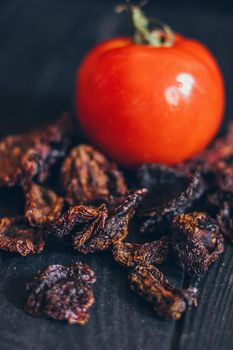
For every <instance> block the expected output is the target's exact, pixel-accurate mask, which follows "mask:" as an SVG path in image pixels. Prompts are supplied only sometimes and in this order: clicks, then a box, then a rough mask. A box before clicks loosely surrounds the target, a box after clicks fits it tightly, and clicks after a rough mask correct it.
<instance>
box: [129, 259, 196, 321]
mask: <svg viewBox="0 0 233 350" xmlns="http://www.w3.org/2000/svg"><path fill="white" fill-rule="evenodd" d="M129 280H130V283H131V288H132V290H133V291H134V292H136V293H137V294H139V295H140V296H142V297H143V298H144V299H145V300H147V301H148V302H149V303H151V304H152V305H153V308H154V310H155V311H156V313H157V314H158V316H160V317H163V318H166V319H173V320H178V319H179V318H180V317H181V316H182V315H183V314H184V313H185V312H186V311H187V310H189V309H190V308H191V307H192V306H197V289H196V288H193V287H189V288H187V289H180V288H175V287H174V286H172V285H171V284H170V283H169V282H168V280H167V279H166V278H165V277H164V275H163V274H162V273H161V272H160V271H159V270H158V269H157V268H156V267H155V266H153V265H151V264H146V265H137V266H136V267H135V268H134V269H133V271H132V272H130V274H129Z"/></svg>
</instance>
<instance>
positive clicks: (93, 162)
mask: <svg viewBox="0 0 233 350" xmlns="http://www.w3.org/2000/svg"><path fill="white" fill-rule="evenodd" d="M61 183H62V186H63V188H64V190H65V192H66V198H67V201H68V202H69V204H71V205H74V204H94V203H99V202H102V201H108V198H109V196H110V195H113V196H118V195H123V194H124V193H125V192H126V185H125V181H124V178H123V175H122V173H121V172H120V171H119V170H118V169H117V166H116V164H114V163H111V162H109V161H108V160H107V159H106V158H105V156H104V155H103V154H101V153H100V152H98V151H97V150H95V149H94V148H92V147H91V146H87V145H79V146H76V147H75V148H73V149H72V150H71V152H70V154H69V155H68V157H67V158H66V159H65V160H64V162H63V165H62V168H61Z"/></svg>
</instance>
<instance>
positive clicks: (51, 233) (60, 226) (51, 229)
mask: <svg viewBox="0 0 233 350" xmlns="http://www.w3.org/2000/svg"><path fill="white" fill-rule="evenodd" d="M99 213H100V211H99V208H93V207H87V206H85V205H76V206H73V207H70V208H69V209H68V210H67V211H66V212H65V213H64V214H62V215H61V216H60V217H59V218H57V219H55V220H54V221H52V222H51V223H49V224H48V225H46V226H45V232H44V235H45V236H46V237H47V238H51V239H58V240H60V241H65V240H67V241H69V239H70V236H72V235H73V234H74V233H76V232H79V231H81V230H82V229H83V227H86V225H87V224H89V225H91V223H92V222H93V221H94V220H95V219H96V218H98V216H99Z"/></svg>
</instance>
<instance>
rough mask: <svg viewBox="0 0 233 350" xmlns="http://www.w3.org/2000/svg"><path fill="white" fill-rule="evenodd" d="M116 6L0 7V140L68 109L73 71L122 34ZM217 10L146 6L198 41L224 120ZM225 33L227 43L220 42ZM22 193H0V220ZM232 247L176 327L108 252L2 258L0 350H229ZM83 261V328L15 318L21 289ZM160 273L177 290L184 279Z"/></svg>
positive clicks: (223, 47) (30, 1)
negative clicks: (215, 65)
mask: <svg viewBox="0 0 233 350" xmlns="http://www.w3.org/2000/svg"><path fill="white" fill-rule="evenodd" d="M116 3H117V1H108V0H102V1H97V0H96V1H94V0H90V1H87V0H86V1H84V0H81V1H74V0H67V1H65V0H7V1H6V0H5V1H1V2H0V106H1V117H0V121H1V124H0V125H1V128H0V136H3V135H5V134H6V133H9V132H18V131H24V130H27V129H29V128H30V127H32V126H35V125H39V124H40V123H42V122H45V121H47V120H51V119H54V118H55V117H56V116H57V115H58V114H59V113H60V112H62V111H63V110H65V109H70V110H72V109H73V89H74V79H75V71H76V68H77V66H78V64H79V63H80V61H81V59H82V57H83V55H84V53H85V52H86V51H87V50H88V49H89V48H91V47H92V46H93V45H94V44H95V43H97V42H98V41H100V40H103V39H106V38H108V37H111V36H114V35H117V34H124V33H125V32H128V31H129V26H128V25H127V24H126V22H127V17H126V16H124V15H122V16H116V15H115V14H114V12H113V10H112V9H113V5H114V4H116ZM229 4H230V2H229V3H227V1H226V0H224V1H221V2H216V3H215V5H213V2H212V7H210V6H209V5H210V2H205V3H203V2H201V1H200V2H197V1H196V2H193V3H192V2H191V3H190V2H188V4H187V3H186V2H184V1H180V2H179V1H178V3H177V2H176V6H175V5H174V2H173V1H167V3H164V2H161V3H160V1H156V3H155V2H154V1H151V4H150V5H149V6H148V11H150V10H151V12H152V13H153V14H155V17H156V16H158V17H161V18H162V19H163V20H165V21H167V22H169V23H170V24H171V26H172V27H174V28H175V29H176V30H177V31H180V32H183V33H185V34H186V35H187V36H193V37H196V38H198V39H200V40H202V41H204V42H205V43H206V44H207V45H208V46H209V47H210V48H211V50H212V51H213V52H214V54H215V55H216V56H217V58H218V60H219V62H220V64H221V66H222V68H223V72H224V75H225V78H226V86H227V95H228V104H227V113H226V119H230V118H231V116H232V113H233V100H232V98H231V91H232V88H233V83H232V76H233V68H232V67H233V66H232V62H233V42H232V40H229V38H232V37H233V10H232V6H230V5H229ZM226 33H227V35H226ZM20 197H21V196H20V193H17V192H14V191H12V192H8V191H0V215H1V216H3V215H8V214H11V215H13V214H14V213H15V212H18V211H20V208H22V206H21V204H20V203H21V202H22V199H20ZM232 253H233V247H232V246H230V245H229V244H228V246H227V249H226V252H225V254H224V256H222V257H221V259H219V261H218V262H217V263H216V264H215V265H214V266H213V267H212V268H211V270H210V271H209V273H208V274H207V275H206V276H205V278H203V279H202V281H201V286H200V287H201V289H200V302H199V307H198V308H197V309H196V310H194V311H193V312H190V313H187V314H186V316H185V317H184V318H183V319H182V320H181V321H178V322H170V321H163V320H160V319H159V318H157V317H156V316H155V315H154V313H153V311H152V310H151V308H150V307H149V306H148V305H147V304H146V303H144V302H143V301H142V300H141V299H140V298H139V297H138V296H137V295H135V294H133V293H132V292H131V291H130V289H129V286H128V281H127V274H126V272H125V271H124V270H123V268H121V267H119V266H118V265H117V264H115V263H114V262H113V261H112V259H111V255H110V253H104V254H95V255H88V256H83V255H80V254H75V253H74V252H72V251H69V250H68V251H67V250H63V249H61V248H59V249H58V250H55V249H53V250H52V251H50V250H48V249H47V250H46V251H45V252H43V253H42V254H41V255H38V256H32V257H26V258H23V257H20V256H16V255H11V254H8V253H4V252H1V253H0V267H1V268H0V349H1V350H18V349H25V350H31V349H33V350H45V349H46V350H50V349H51V350H52V349H54V348H56V349H58V350H63V349H66V348H69V349H70V350H73V349H74V350H79V349H80V350H81V349H82V350H96V349H100V350H102V349H104V350H105V349H107V350H108V349H111V350H126V349H127V350H130V349H134V350H152V349H155V350H156V349H158V350H168V349H172V350H175V349H182V350H193V349H198V350H199V349H200V350H202V349H211V350H230V349H232V348H233V346H232V341H231V339H232V334H233V322H232V317H233V316H232V315H233V310H232V308H233V306H232V305H233V303H232V301H233V288H232V283H233V272H232V271H233V266H232V264H233V262H232ZM77 259H79V260H81V261H83V262H87V263H88V264H90V266H91V267H92V268H93V269H94V271H95V273H96V275H97V282H96V285H95V298H96V302H95V304H94V306H93V308H92V309H91V318H90V322H89V323H88V324H87V325H86V326H84V327H76V326H67V325H66V324H63V323H59V322H52V321H49V320H44V319H37V318H33V317H31V316H29V315H27V314H26V313H25V312H24V311H23V306H24V301H25V300H24V298H25V284H26V282H27V281H28V280H29V279H30V278H31V276H32V275H33V274H34V273H35V272H37V270H39V269H41V268H44V267H46V266H47V265H48V264H52V263H70V262H74V261H76V260H77ZM167 271H168V274H169V276H170V277H171V278H172V280H173V281H174V282H175V283H176V284H177V285H180V286H181V285H182V283H183V275H182V273H181V272H179V270H177V269H176V268H175V267H174V266H170V267H168V270H167Z"/></svg>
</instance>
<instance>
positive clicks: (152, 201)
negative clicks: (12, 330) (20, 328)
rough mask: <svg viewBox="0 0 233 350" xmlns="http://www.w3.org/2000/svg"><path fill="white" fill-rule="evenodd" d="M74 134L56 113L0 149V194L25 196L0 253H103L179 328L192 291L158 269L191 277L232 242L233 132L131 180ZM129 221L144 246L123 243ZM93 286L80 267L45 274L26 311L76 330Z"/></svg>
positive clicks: (32, 286)
mask: <svg viewBox="0 0 233 350" xmlns="http://www.w3.org/2000/svg"><path fill="white" fill-rule="evenodd" d="M74 129H75V128H74V125H73V120H72V118H71V116H70V115H68V114H65V115H63V116H62V117H61V118H60V119H58V120H57V121H56V122H54V123H51V124H49V125H47V126H45V127H43V128H38V129H36V130H33V131H31V132H29V133H27V134H23V135H10V136H7V137H5V138H4V139H3V140H2V141H1V142H0V186H1V187H8V188H9V187H13V186H15V187H16V186H17V187H20V188H21V189H22V191H23V193H24V197H25V208H24V215H22V216H19V217H13V218H12V217H3V218H0V249H2V250H6V251H9V252H14V253H19V254H21V255H22V256H25V255H27V254H36V253H41V252H42V251H43V249H44V246H45V245H46V243H47V242H50V244H51V242H52V243H56V244H57V243H59V244H61V245H70V246H71V247H73V249H74V250H77V251H78V252H80V253H83V254H87V253H94V252H96V251H103V250H107V249H109V250H111V252H112V256H113V258H114V259H115V261H116V262H118V263H119V264H121V265H122V266H124V267H125V268H126V269H128V270H129V281H130V285H131V288H132V290H133V291H135V292H136V293H138V294H139V295H141V296H142V297H143V298H144V299H146V300H147V301H148V302H149V303H151V304H152V306H153V308H154V310H155V311H156V313H157V314H158V315H159V316H161V317H164V318H168V319H179V318H180V317H181V316H182V314H183V313H184V312H185V311H186V310H188V309H189V308H191V307H192V306H196V305H197V288H196V287H195V286H194V285H190V286H188V287H187V288H185V289H181V288H176V287H175V286H173V285H172V283H170V282H169V281H168V280H167V279H166V277H165V275H164V274H163V273H162V272H161V271H160V265H161V264H164V263H165V262H166V261H167V260H169V259H173V261H176V262H177V264H178V265H179V266H180V268H181V269H182V270H184V271H185V272H186V273H187V274H188V275H191V276H192V275H196V276H200V275H202V274H204V273H205V272H206V271H207V270H208V268H209V267H210V265H211V264H212V263H213V262H214V261H216V260H217V259H218V257H219V255H220V254H221V253H222V252H223V250H224V236H225V237H227V238H228V239H230V240H233V209H232V208H233V171H232V169H233V168H232V167H233V127H232V125H230V126H229V129H228V132H227V133H226V135H225V136H224V137H222V138H219V139H217V140H216V141H215V142H214V143H213V144H212V145H211V146H210V147H209V148H208V149H207V150H206V151H204V153H202V154H200V155H199V156H198V157H196V158H194V159H191V160H189V161H187V162H184V163H180V164H178V165H176V166H173V167H168V166H164V165H159V164H145V165H142V166H141V167H140V168H138V169H135V170H134V171H131V172H130V176H129V174H128V173H126V174H124V172H122V171H120V170H119V169H118V167H117V165H116V164H115V163H112V162H111V161H109V160H108V159H107V158H106V157H105V156H104V155H103V154H101V153H100V152H99V151H97V150H95V149H94V148H93V147H91V146H89V145H83V144H78V145H75V144H74V141H73V133H74ZM54 173H56V176H55V177H54ZM125 175H127V176H125ZM125 178H127V179H130V180H128V181H126V180H125ZM54 179H55V180H54ZM127 182H128V184H127ZM132 218H136V221H137V224H138V225H139V229H138V236H139V232H141V233H142V234H144V235H146V234H148V236H144V237H148V242H147V243H144V244H139V243H134V242H127V235H128V230H129V220H131V219H132ZM149 234H150V235H149ZM151 237H152V239H154V241H151ZM94 282H95V275H94V272H93V271H92V270H91V269H90V267H89V266H87V265H85V264H83V263H81V262H77V263H76V264H73V265H70V266H63V265H51V266H49V267H47V268H46V269H45V270H44V271H40V272H39V273H38V274H37V275H36V276H35V277H34V279H33V281H31V282H30V283H29V284H28V285H27V293H28V299H27V303H26V310H27V312H29V313H30V314H32V315H36V316H43V317H49V318H52V319H57V320H66V321H67V322H69V323H77V324H85V323H86V322H87V320H88V317H89V311H88V310H89V308H90V306H91V305H92V304H93V302H94V295H93V289H92V284H93V283H94Z"/></svg>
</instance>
